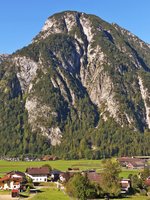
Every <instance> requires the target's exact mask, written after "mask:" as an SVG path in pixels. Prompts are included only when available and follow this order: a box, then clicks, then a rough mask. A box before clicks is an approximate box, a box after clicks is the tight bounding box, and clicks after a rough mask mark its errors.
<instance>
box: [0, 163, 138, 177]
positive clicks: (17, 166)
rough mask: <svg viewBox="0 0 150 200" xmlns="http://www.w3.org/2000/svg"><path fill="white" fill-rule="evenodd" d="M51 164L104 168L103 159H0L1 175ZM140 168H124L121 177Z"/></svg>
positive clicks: (61, 167) (82, 168) (66, 166)
mask: <svg viewBox="0 0 150 200" xmlns="http://www.w3.org/2000/svg"><path fill="white" fill-rule="evenodd" d="M44 164H49V165H50V166H51V167H52V168H53V169H58V170H61V171H66V170H67V169H68V168H79V169H80V170H88V169H94V170H96V171H97V172H101V170H102V160H56V161H26V162H25V161H4V160H0V176H3V175H4V174H5V173H7V172H10V171H12V170H18V171H22V172H25V170H26V168H28V167H41V166H42V165H44ZM138 172H139V171H138V170H128V169H122V172H121V173H120V177H124V178H127V177H128V175H129V174H137V173H138Z"/></svg>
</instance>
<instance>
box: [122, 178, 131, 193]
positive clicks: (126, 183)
mask: <svg viewBox="0 0 150 200" xmlns="http://www.w3.org/2000/svg"><path fill="white" fill-rule="evenodd" d="M120 184H121V193H122V194H126V193H128V191H129V189H130V188H131V180H130V179H124V178H123V179H122V180H121V181H120Z"/></svg>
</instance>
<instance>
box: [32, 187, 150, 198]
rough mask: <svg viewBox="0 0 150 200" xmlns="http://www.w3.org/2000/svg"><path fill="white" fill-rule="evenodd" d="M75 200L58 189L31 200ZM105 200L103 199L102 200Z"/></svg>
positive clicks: (50, 190)
mask: <svg viewBox="0 0 150 200" xmlns="http://www.w3.org/2000/svg"><path fill="white" fill-rule="evenodd" d="M70 199H71V200H75V199H73V198H70V197H68V195H67V194H65V193H63V192H62V191H58V190H57V189H42V190H41V193H38V194H37V195H35V196H34V197H32V198H31V199H30V200H70ZM101 200H103V199H101ZM113 200H150V197H147V196H128V197H126V198H122V199H120V198H117V199H113Z"/></svg>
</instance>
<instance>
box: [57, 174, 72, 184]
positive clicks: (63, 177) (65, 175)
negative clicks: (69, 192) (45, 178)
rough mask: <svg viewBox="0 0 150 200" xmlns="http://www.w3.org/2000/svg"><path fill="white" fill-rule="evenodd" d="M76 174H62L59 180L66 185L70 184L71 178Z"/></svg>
mask: <svg viewBox="0 0 150 200" xmlns="http://www.w3.org/2000/svg"><path fill="white" fill-rule="evenodd" d="M74 174H75V173H74V172H61V173H60V175H59V180H60V181H61V182H62V183H64V182H68V181H69V179H70V178H71V177H73V176H74Z"/></svg>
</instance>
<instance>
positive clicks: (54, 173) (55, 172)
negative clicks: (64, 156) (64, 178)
mask: <svg viewBox="0 0 150 200" xmlns="http://www.w3.org/2000/svg"><path fill="white" fill-rule="evenodd" d="M61 173H62V172H61V171H59V170H52V171H51V176H50V177H51V181H52V182H56V181H58V180H59V176H60V174H61Z"/></svg>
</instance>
